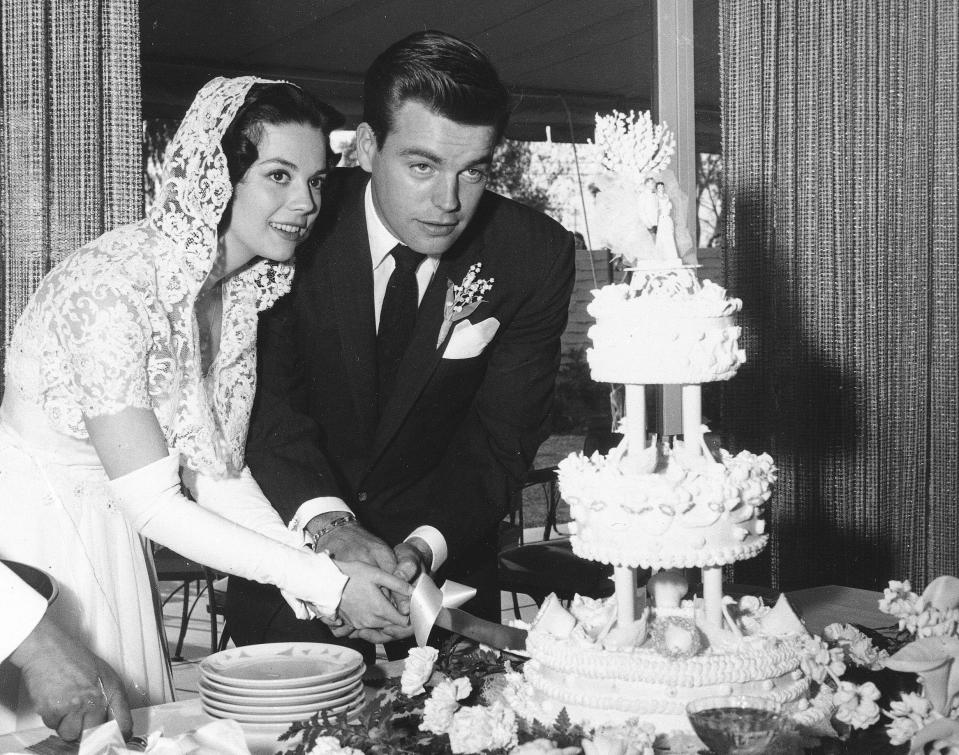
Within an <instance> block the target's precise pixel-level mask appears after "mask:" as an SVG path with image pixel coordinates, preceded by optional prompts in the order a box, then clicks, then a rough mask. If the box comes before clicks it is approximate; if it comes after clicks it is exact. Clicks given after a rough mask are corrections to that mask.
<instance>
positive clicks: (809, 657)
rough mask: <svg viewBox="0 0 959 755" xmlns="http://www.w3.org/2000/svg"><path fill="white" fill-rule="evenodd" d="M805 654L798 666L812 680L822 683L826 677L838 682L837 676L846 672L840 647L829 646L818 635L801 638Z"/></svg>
mask: <svg viewBox="0 0 959 755" xmlns="http://www.w3.org/2000/svg"><path fill="white" fill-rule="evenodd" d="M803 643H804V647H803V650H805V655H804V656H803V658H802V660H801V661H800V662H799V667H800V668H801V669H802V670H803V673H804V674H806V676H808V677H809V678H810V679H812V680H813V681H816V682H819V683H822V682H824V681H825V680H826V678H827V677H830V678H832V680H833V681H834V682H835V683H836V684H838V683H839V677H840V676H842V675H843V674H844V673H846V664H845V663H844V662H843V660H842V658H843V652H842V648H830V647H829V646H828V645H827V644H826V643H825V642H823V641H822V640H821V639H820V638H819V637H817V636H812V637H806V638H804V640H803Z"/></svg>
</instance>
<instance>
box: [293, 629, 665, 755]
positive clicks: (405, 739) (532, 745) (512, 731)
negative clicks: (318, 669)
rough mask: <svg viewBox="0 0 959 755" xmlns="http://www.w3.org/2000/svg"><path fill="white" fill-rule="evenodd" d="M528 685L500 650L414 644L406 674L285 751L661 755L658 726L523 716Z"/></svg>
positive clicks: (304, 730) (307, 725) (303, 731)
mask: <svg viewBox="0 0 959 755" xmlns="http://www.w3.org/2000/svg"><path fill="white" fill-rule="evenodd" d="M520 663H521V661H520ZM522 688H523V685H522V684H521V674H520V673H519V671H518V669H517V668H516V667H515V666H514V665H513V663H512V662H510V661H508V660H505V659H504V658H503V657H502V656H501V655H500V654H499V653H498V652H497V651H495V650H488V649H485V648H483V647H482V646H480V647H479V648H478V649H476V650H473V651H472V652H469V653H462V652H457V645H456V643H455V642H450V643H447V644H446V645H444V647H443V649H442V650H441V651H437V650H436V649H435V648H429V647H425V648H414V649H413V650H411V651H410V655H409V657H408V658H407V660H406V667H405V670H404V671H403V675H402V677H400V678H399V679H388V680H386V681H385V682H384V685H383V687H381V688H380V689H379V690H377V692H376V694H375V695H374V696H373V698H372V699H371V700H370V701H369V702H368V703H367V705H366V706H365V707H364V708H363V710H362V711H361V712H360V713H359V714H358V715H356V716H353V717H352V718H348V717H347V716H346V715H339V716H330V715H329V714H327V713H323V714H322V715H320V714H317V715H314V716H313V717H312V718H310V719H309V720H307V721H301V722H298V723H295V724H293V725H292V726H291V727H290V729H289V730H288V731H287V732H286V733H285V734H284V735H283V736H282V737H281V740H282V741H290V742H291V743H292V742H294V741H295V742H296V744H295V745H294V746H293V747H292V749H289V750H287V751H286V753H285V755H373V754H375V755H414V754H419V753H427V754H429V753H436V754H441V753H442V754H443V755H446V754H447V753H480V752H483V753H485V752H489V753H503V754H504V755H505V754H507V753H508V755H574V754H575V753H580V752H583V753H585V755H627V754H628V755H653V731H652V728H651V727H644V726H642V725H640V724H636V725H633V726H628V727H605V728H600V729H596V730H589V731H587V730H585V729H583V728H582V727H580V726H577V725H575V724H573V723H571V722H570V720H569V718H568V717H567V716H566V715H565V711H564V712H562V713H561V714H560V715H559V716H558V717H557V719H556V720H555V721H554V722H552V723H550V724H543V723H541V722H539V721H527V720H525V719H523V718H521V717H520V716H518V715H516V713H515V711H514V707H513V706H512V705H511V704H510V703H511V701H513V702H515V696H517V695H521V694H523V692H522Z"/></svg>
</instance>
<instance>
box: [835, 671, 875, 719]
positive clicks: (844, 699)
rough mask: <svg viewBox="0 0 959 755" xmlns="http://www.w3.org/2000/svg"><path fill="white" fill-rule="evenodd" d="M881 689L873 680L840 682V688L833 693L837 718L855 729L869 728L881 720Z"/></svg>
mask: <svg viewBox="0 0 959 755" xmlns="http://www.w3.org/2000/svg"><path fill="white" fill-rule="evenodd" d="M879 697H880V692H879V689H878V688H877V687H876V685H875V684H873V683H872V682H866V683H865V684H863V685H856V684H853V683H852V682H839V689H837V690H836V694H835V695H833V698H832V699H833V703H835V705H836V718H838V719H839V720H840V721H842V722H843V723H846V724H849V725H850V726H851V727H852V728H854V729H867V728H869V727H870V726H872V725H873V724H874V723H876V721H878V720H879V705H878V703H877V702H876V701H877V700H878V699H879Z"/></svg>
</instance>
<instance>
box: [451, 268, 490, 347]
mask: <svg viewBox="0 0 959 755" xmlns="http://www.w3.org/2000/svg"><path fill="white" fill-rule="evenodd" d="M482 269H483V263H482V262H477V263H476V264H475V265H470V269H469V271H468V272H467V273H466V276H465V277H464V278H463V281H462V283H460V284H459V285H458V286H457V285H456V284H455V283H453V281H451V280H448V281H447V282H446V303H445V305H444V307H443V324H442V325H440V332H439V336H437V338H436V348H439V347H440V346H441V345H442V343H443V341H444V340H445V338H446V334H447V333H449V332H450V328H451V327H452V326H453V323H454V322H458V321H459V320H462V319H464V318H466V317H469V316H470V315H471V314H473V312H474V311H475V310H476V308H477V307H478V306H479V305H480V304H481V303H482V302H483V294H485V293H488V292H489V291H490V289H492V288H493V283H494V282H495V280H496V279H495V278H489V279H487V278H480V277H478V276H479V274H480V271H481V270H482Z"/></svg>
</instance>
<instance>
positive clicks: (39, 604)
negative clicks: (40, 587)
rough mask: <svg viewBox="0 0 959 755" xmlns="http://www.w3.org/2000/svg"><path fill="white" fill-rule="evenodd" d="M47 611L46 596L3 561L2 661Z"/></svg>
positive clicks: (0, 602)
mask: <svg viewBox="0 0 959 755" xmlns="http://www.w3.org/2000/svg"><path fill="white" fill-rule="evenodd" d="M46 610H47V601H45V600H44V599H43V596H42V595H40V593H38V592H37V591H36V590H34V589H33V588H32V587H30V585H28V584H27V583H26V582H24V581H23V580H22V579H20V577H18V576H17V575H16V574H14V573H13V572H12V571H10V570H9V569H8V568H7V567H6V565H5V564H2V563H0V615H2V616H3V621H0V661H2V660H3V659H5V658H6V657H7V656H9V655H10V654H11V653H12V652H13V651H14V650H16V649H17V648H18V647H19V646H20V643H21V642H23V641H24V640H25V639H26V637H27V635H28V634H30V632H32V631H33V628H34V627H35V626H36V625H37V624H38V623H39V622H40V619H42V618H43V614H44V613H45V612H46Z"/></svg>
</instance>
